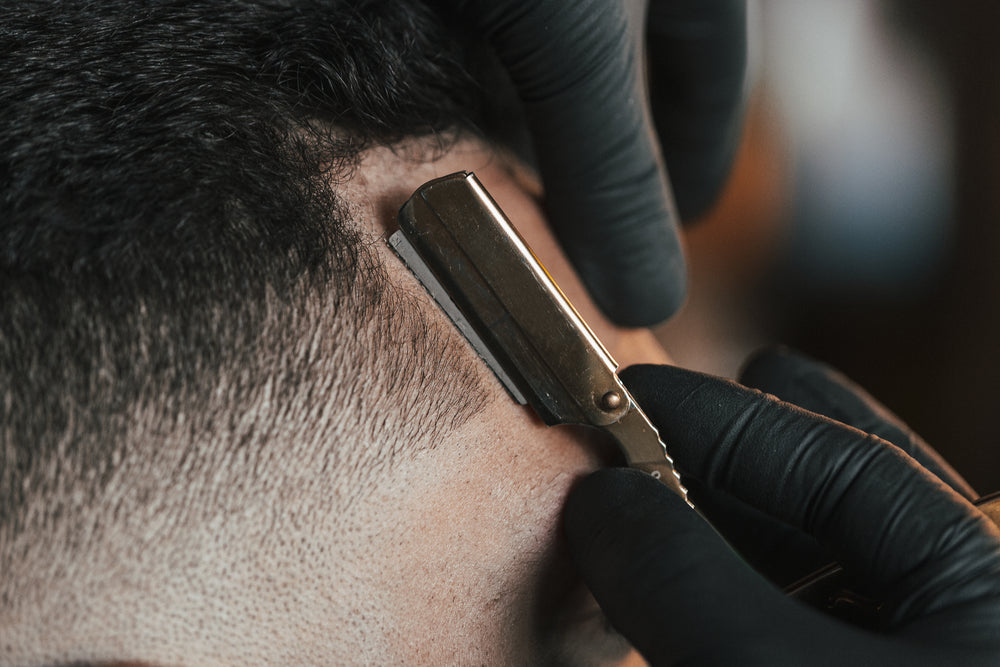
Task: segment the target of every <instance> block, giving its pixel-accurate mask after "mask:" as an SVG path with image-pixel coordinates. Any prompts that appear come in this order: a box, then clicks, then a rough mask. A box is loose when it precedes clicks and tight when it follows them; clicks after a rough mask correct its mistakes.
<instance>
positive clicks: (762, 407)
mask: <svg viewBox="0 0 1000 667" xmlns="http://www.w3.org/2000/svg"><path fill="white" fill-rule="evenodd" d="M622 379H623V380H624V381H625V383H626V385H627V386H628V387H629V389H630V391H632V392H633V394H634V395H635V397H636V399H637V400H638V401H639V402H640V404H641V405H643V407H644V409H645V410H646V411H647V413H648V414H649V416H650V418H651V419H652V420H653V423H654V424H655V425H656V426H657V427H658V428H659V429H660V432H661V434H662V435H663V437H664V439H665V442H668V443H669V445H670V452H671V455H672V456H673V457H674V460H675V461H676V462H677V463H678V464H679V465H680V467H681V469H682V470H686V471H689V472H690V474H692V476H694V477H695V478H697V479H700V480H702V481H703V482H704V483H705V484H707V485H708V486H710V487H713V488H717V489H721V490H723V491H725V492H728V493H730V494H732V495H734V496H736V497H737V498H739V499H740V500H742V501H744V502H746V503H748V504H750V505H752V506H753V507H756V508H757V509H759V510H761V511H763V512H765V513H767V514H769V515H772V516H774V517H776V518H778V519H780V520H783V521H786V522H788V523H791V524H792V525H794V526H797V527H799V528H801V529H802V530H804V531H805V532H807V533H809V534H811V535H813V536H814V537H816V538H817V540H819V541H820V543H822V544H823V545H824V546H826V547H827V548H829V549H830V550H831V552H832V553H833V554H834V555H835V556H836V557H837V560H838V561H839V562H840V563H841V564H842V565H843V566H844V568H845V569H846V570H847V571H848V572H851V573H854V574H855V575H857V576H858V577H859V579H860V581H861V584H862V586H863V587H864V588H865V591H864V592H866V593H869V594H871V595H872V596H874V597H875V598H877V599H882V600H886V601H887V602H886V605H885V607H884V609H885V612H886V614H885V618H886V619H887V621H888V622H889V623H890V627H895V626H898V625H900V624H904V623H906V622H908V621H910V620H912V619H914V618H916V617H919V616H921V615H922V614H924V613H926V612H928V611H929V610H940V609H945V608H948V607H949V606H950V605H953V604H954V605H958V604H966V603H968V601H969V600H972V599H980V597H981V596H983V595H987V596H989V595H994V596H996V595H1000V590H994V589H996V588H997V587H998V586H1000V583H998V582H1000V579H998V578H997V577H996V576H994V575H993V572H995V571H996V570H997V568H1000V531H998V529H997V527H996V526H995V525H994V524H992V522H990V521H989V519H987V518H986V517H985V515H983V514H982V513H980V512H978V511H977V510H975V508H973V507H972V506H971V505H970V504H969V503H968V502H967V501H966V500H965V499H964V498H962V497H961V496H959V495H958V494H956V493H955V492H954V491H952V490H951V489H950V488H948V487H946V486H945V485H944V484H942V483H941V482H940V480H938V479H937V478H935V477H934V476H933V475H931V474H930V473H929V472H928V471H927V470H925V469H924V468H923V467H921V466H920V465H918V464H917V463H916V462H914V461H913V460H912V459H911V458H910V457H908V456H906V455H905V454H903V453H902V452H901V451H900V450H899V449H897V448H896V447H894V446H892V445H891V444H889V443H887V442H885V441H884V440H881V439H879V438H876V437H874V436H870V435H868V434H865V433H863V432H861V431H858V430H856V429H853V428H850V427H848V426H845V425H843V424H840V423H838V422H834V421H832V420H829V419H827V418H825V417H822V416H820V415H816V414H814V413H811V412H808V411H805V410H802V409H801V408H798V407H795V406H793V405H790V404H788V403H783V402H781V401H778V400H777V399H775V398H773V397H771V396H768V395H766V394H763V393H761V392H759V391H756V390H751V389H747V388H745V387H742V386H740V385H738V384H736V383H734V382H729V381H727V380H722V379H720V378H715V377H711V376H708V375H704V374H701V373H694V372H692V371H686V370H683V369H679V368H674V367H670V366H633V367H631V368H629V369H627V370H626V371H625V372H624V373H623V374H622ZM979 575H984V576H983V577H981V578H980V577H979ZM970 578H971V579H970Z"/></svg>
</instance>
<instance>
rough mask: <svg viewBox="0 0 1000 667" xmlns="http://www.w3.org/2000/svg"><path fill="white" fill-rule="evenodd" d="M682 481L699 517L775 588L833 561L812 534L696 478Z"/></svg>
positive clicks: (792, 581) (796, 579)
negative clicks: (700, 515)
mask: <svg viewBox="0 0 1000 667" xmlns="http://www.w3.org/2000/svg"><path fill="white" fill-rule="evenodd" d="M683 481H684V484H685V486H687V489H688V497H689V498H690V499H691V502H692V503H694V506H695V507H697V508H698V511H699V512H700V513H701V514H702V516H704V517H705V518H706V519H708V521H709V522H710V523H711V524H712V526H713V527H714V528H715V529H716V530H717V531H718V532H719V533H721V534H722V536H723V537H725V539H726V541H727V542H729V544H730V545H731V546H732V547H733V548H734V549H736V551H737V552H738V553H739V554H740V556H741V557H742V558H743V560H745V561H746V563H747V564H748V565H750V566H751V567H752V568H753V569H754V570H756V571H757V572H758V573H759V574H760V575H762V576H763V577H764V578H766V579H767V580H768V581H770V582H771V583H772V584H774V585H775V586H777V587H778V588H782V589H784V588H786V587H788V586H790V585H792V584H794V583H795V582H797V581H799V580H801V579H802V578H803V577H805V576H807V575H809V574H812V573H813V572H816V571H817V570H819V569H821V568H823V567H825V566H826V565H829V564H830V563H831V562H833V560H834V557H833V556H832V555H831V554H830V552H829V551H828V550H827V549H824V548H823V546H822V545H820V544H819V543H818V542H817V541H816V539H815V538H814V537H813V536H812V535H809V534H807V533H805V532H803V531H802V530H800V529H799V528H797V527H795V526H792V525H790V524H788V523H786V522H784V521H781V520H779V519H776V518H774V517H773V516H770V515H769V514H766V513H764V512H762V511H760V510H758V509H756V508H754V507H751V506H750V505H748V504H747V503H745V502H743V501H742V500H740V499H738V498H736V497H734V496H732V495H730V494H728V493H726V492H724V491H720V490H717V489H712V488H710V487H708V486H706V485H705V484H703V483H702V482H700V481H698V480H696V479H693V478H688V477H685V478H683Z"/></svg>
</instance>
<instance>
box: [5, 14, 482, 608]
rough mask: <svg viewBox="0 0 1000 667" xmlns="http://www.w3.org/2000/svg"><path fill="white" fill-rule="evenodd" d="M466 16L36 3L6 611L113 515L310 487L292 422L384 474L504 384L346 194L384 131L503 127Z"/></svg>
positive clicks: (16, 154)
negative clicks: (475, 366)
mask: <svg viewBox="0 0 1000 667" xmlns="http://www.w3.org/2000/svg"><path fill="white" fill-rule="evenodd" d="M461 34H462V31H460V30H458V29H456V28H455V27H454V26H452V25H451V24H450V23H449V21H448V20H447V19H446V17H445V18H442V17H441V16H439V15H437V14H435V13H434V12H433V11H432V10H431V9H428V8H427V7H426V6H424V5H423V4H422V3H420V2H416V1H414V0H407V1H405V2H400V1H399V0H343V1H337V0H284V1H272V2H261V3H254V2H235V1H227V2H215V1H214V0H200V1H197V0H196V1H185V2H170V1H166V2H124V1H119V0H101V1H100V2H93V1H92V0H71V1H67V2H58V3H54V2H50V1H49V0H23V1H21V2H17V3H9V5H8V6H7V7H6V8H5V10H4V17H3V19H2V23H0V52H2V53H3V54H4V58H3V65H2V67H0V183H2V184H3V186H2V187H3V196H2V200H0V201H2V203H0V572H3V573H4V574H3V575H2V576H0V609H8V610H11V609H15V608H16V607H17V605H18V604H19V601H21V600H23V595H24V594H25V593H24V591H23V590H20V589H19V588H18V586H19V585H20V584H19V583H18V573H19V571H20V570H19V568H21V569H23V567H24V563H25V562H28V561H29V560H31V559H32V558H33V557H43V556H44V554H45V553H46V550H47V549H58V550H63V551H65V550H66V549H77V550H84V549H86V548H87V545H88V544H89V543H90V542H93V541H95V540H99V536H100V534H101V531H102V530H105V528H106V526H105V524H106V523H107V522H108V521H113V520H118V519H119V518H121V517H124V516H127V515H129V514H132V515H134V516H141V517H144V519H143V520H144V521H147V522H148V525H149V526H150V527H149V530H150V531H153V532H155V531H156V530H158V528H157V527H156V526H158V525H161V524H162V526H165V527H164V528H163V530H168V529H169V526H172V525H175V524H176V522H177V517H176V512H180V511H182V510H180V509H178V508H179V507H181V506H182V505H185V504H186V506H190V505H191V503H192V499H198V496H197V494H202V495H203V496H205V495H206V494H216V495H213V496H212V499H211V501H210V502H209V501H205V502H203V503H202V505H203V506H205V507H208V506H210V505H213V504H215V505H218V506H219V507H221V508H225V507H228V506H230V505H233V504H238V502H239V501H238V494H239V493H253V492H254V489H267V488H270V487H269V485H271V486H274V485H275V484H277V485H279V486H280V484H283V483H288V484H294V483H296V481H295V480H294V479H293V478H294V474H293V475H292V476H291V478H289V479H288V480H286V481H284V482H281V481H275V479H274V475H275V473H274V471H273V470H271V469H270V468H269V462H270V460H271V457H273V449H274V447H275V446H277V445H276V444H275V443H280V444H281V446H282V447H284V448H286V450H287V449H288V448H291V449H290V451H291V454H289V455H290V456H292V457H293V459H294V460H295V461H296V465H300V466H302V467H303V469H308V470H310V471H311V474H315V473H316V471H321V472H323V473H324V474H329V475H330V479H331V482H330V483H331V484H337V483H341V482H343V483H347V482H344V481H343V480H347V479H354V480H356V487H355V488H361V487H362V486H363V482H364V480H365V479H366V478H367V477H368V476H371V475H376V474H379V466H380V465H382V464H387V463H388V462H390V461H391V460H392V457H393V456H399V455H404V454H405V452H406V450H407V448H411V447H417V446H419V443H426V442H428V441H430V440H432V439H433V436H434V432H435V429H438V430H441V429H448V428H452V427H455V426H457V425H459V424H461V423H462V422H463V421H464V420H466V419H468V418H469V416H470V415H472V414H473V413H474V412H475V411H476V410H478V409H479V408H480V407H481V406H482V405H483V403H484V401H485V400H486V398H485V397H486V396H487V393H486V392H485V391H484V390H483V389H482V387H478V386H477V385H476V381H475V379H474V377H473V375H472V374H471V373H470V372H469V369H468V368H467V367H466V366H463V365H462V364H459V363H457V362H456V361H454V354H453V352H454V350H453V349H452V348H453V346H454V340H455V339H454V334H453V332H451V331H450V330H449V331H443V330H442V329H441V328H440V327H438V326H435V325H433V324H432V323H430V322H429V321H428V319H429V318H425V317H423V315H421V312H422V311H421V309H419V308H417V307H416V305H415V303H413V302H412V299H408V298H407V297H406V295H404V294H400V293H399V291H398V290H394V289H392V287H391V286H390V285H389V284H388V282H387V279H386V274H385V271H384V270H383V268H382V267H381V266H380V264H379V260H378V259H377V257H376V253H375V252H374V251H373V250H372V249H371V247H369V246H370V243H371V239H370V238H367V237H366V236H365V235H364V234H362V233H361V232H360V231H359V227H358V225H357V224H356V223H355V221H354V220H353V219H352V215H351V211H350V210H349V207H348V206H347V205H346V204H345V202H344V201H343V200H342V199H341V198H340V197H339V196H338V193H337V186H338V184H340V183H343V182H345V181H347V180H349V179H350V177H351V174H352V170H353V169H354V168H355V167H356V165H357V163H358V159H359V155H361V154H362V152H363V151H364V150H365V149H367V148H370V147H373V146H378V145H391V144H393V143H395V142H398V141H400V140H403V139H405V138H407V137H423V136H429V137H436V138H437V139H436V140H437V141H440V142H442V144H444V143H446V142H447V141H448V137H449V136H453V134H454V133H456V132H458V133H461V132H474V133H477V134H480V135H488V134H490V132H491V130H490V127H491V122H492V121H491V104H492V102H491V100H490V95H489V94H488V92H487V89H486V88H485V87H483V86H481V85H480V84H477V83H476V80H477V79H480V76H479V72H478V70H477V68H480V67H486V66H485V65H483V63H484V62H486V61H487V60H488V57H487V56H484V55H483V53H482V52H481V51H480V49H479V47H478V46H476V45H475V44H473V43H471V42H469V41H467V40H465V39H463V38H462V37H461V36H460V35H461ZM445 383H447V386H448V390H443V389H444V388H445ZM453 386H454V387H457V388H458V389H457V390H456V389H455V388H453ZM436 388H439V389H442V390H440V391H439V390H435V389H436ZM357 442H364V443H371V444H372V445H373V446H374V447H376V449H377V451H365V452H360V451H358V447H357V445H356V443H357ZM352 445H353V446H352ZM380 462H381V463H380ZM286 472H287V471H286ZM269 476H270V477H269ZM219 479H224V480H225V484H221V483H217V484H215V485H214V486H213V484H212V480H216V482H218V480H219ZM220 489H222V490H220ZM220 493H221V494H223V495H225V494H230V495H232V496H233V497H232V498H228V497H223V498H220V497H219V496H218V494H220ZM276 493H277V491H276ZM173 496H176V497H177V499H176V504H177V507H172V506H171V503H172V502H174V501H170V500H165V499H168V498H171V497H173ZM201 500H203V501H204V500H205V498H201ZM95 508H96V509H95ZM183 511H188V510H183ZM200 511H208V510H200ZM220 511H224V509H223V510H220ZM171 512H173V513H174V514H171ZM164 517H166V518H164ZM121 520H123V521H124V520H125V519H124V518H122V519H121ZM158 521H159V523H157V522H158Z"/></svg>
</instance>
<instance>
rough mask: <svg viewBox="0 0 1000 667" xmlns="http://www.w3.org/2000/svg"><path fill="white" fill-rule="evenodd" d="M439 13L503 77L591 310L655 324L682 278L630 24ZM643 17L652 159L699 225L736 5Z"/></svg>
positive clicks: (733, 118)
mask: <svg viewBox="0 0 1000 667" xmlns="http://www.w3.org/2000/svg"><path fill="white" fill-rule="evenodd" d="M439 4H444V5H448V6H451V7H453V8H455V9H457V10H458V11H459V12H460V13H461V15H462V16H463V17H465V18H466V20H467V21H468V22H469V23H470V24H471V25H474V26H476V27H477V28H478V29H479V31H480V32H481V33H482V34H483V35H484V36H485V37H486V38H488V39H489V40H490V42H491V43H492V45H493V47H494V49H495V50H496V52H497V55H498V56H499V58H500V60H501V62H502V63H503V65H504V67H505V68H506V69H507V71H508V73H509V74H510V77H511V80H512V81H513V83H514V86H515V88H516V89H517V91H518V94H519V95H520V97H521V100H522V102H523V103H524V107H525V111H526V114H527V119H528V124H529V129H530V131H531V134H532V138H533V141H534V145H535V152H536V154H537V156H538V162H539V168H540V170H541V176H542V180H543V183H544V186H545V192H546V206H547V208H548V214H549V220H550V222H551V224H552V227H553V230H554V232H555V234H556V236H557V238H558V239H559V242H560V244H561V245H562V247H563V249H564V250H565V251H566V254H567V255H568V256H569V258H570V260H571V261H572V263H573V265H574V266H575V267H576V270H577V271H578V272H579V274H580V276H581V278H582V279H583V282H584V283H585V284H586V286H587V288H588V290H589V291H590V293H591V295H592V296H593V297H594V300H595V301H596V302H597V304H598V305H599V306H600V307H601V309H602V310H604V312H605V313H606V314H607V315H608V316H609V317H610V318H611V319H612V320H614V321H615V322H618V323H619V324H624V325H630V326H645V325H650V324H654V323H656V322H659V321H661V320H663V319H666V318H667V317H669V316H670V315H671V314H672V313H673V312H674V311H675V310H676V309H677V308H678V307H679V306H680V304H681V302H682V301H683V299H684V292H685V289H686V274H685V266H684V257H683V254H682V251H681V245H680V241H679V239H678V236H677V233H678V232H677V220H676V216H675V214H674V212H673V205H672V203H671V193H670V188H669V185H668V183H667V178H666V173H665V170H664V168H663V164H662V160H661V159H660V156H659V150H658V147H657V144H656V139H655V136H654V133H653V124H652V121H651V120H650V114H649V109H648V102H647V95H646V91H645V88H644V85H643V81H642V77H641V76H640V69H639V67H640V64H639V63H638V54H639V53H641V42H642V35H641V33H640V31H639V27H640V23H641V22H640V21H636V20H632V21H629V19H628V16H627V13H628V12H627V11H626V9H625V8H624V6H623V3H621V2H619V1H616V0H450V1H449V2H441V3H439ZM633 6H635V7H640V8H641V4H639V5H637V4H635V3H633ZM649 17H650V22H649V26H648V32H649V34H650V36H651V39H655V43H652V42H651V57H650V80H651V81H652V88H653V91H654V93H655V96H656V99H657V101H658V102H660V107H661V108H662V109H663V111H662V113H658V114H657V124H658V127H659V129H660V130H661V133H662V135H663V139H664V143H663V150H664V152H665V154H666V158H667V161H668V163H669V164H670V166H671V170H672V172H674V173H675V175H676V178H677V179H678V182H679V183H681V184H682V185H683V191H681V192H678V200H679V201H680V202H681V204H682V211H690V212H691V213H699V212H701V210H702V209H704V208H705V207H706V206H707V205H708V204H709V203H710V202H711V200H712V199H714V197H715V195H716V194H717V193H718V191H719V190H720V189H721V186H722V184H723V182H724V180H725V177H726V176H727V174H728V169H729V163H730V161H731V158H732V155H733V152H734V150H735V146H736V143H737V140H738V134H739V133H738V129H739V127H740V116H741V111H742V104H741V99H742V85H743V70H744V65H745V58H746V55H745V51H746V36H745V21H746V16H745V7H744V2H743V0H738V1H736V0H654V2H653V7H651V9H650V12H649ZM653 47H655V48H653ZM675 156H676V160H677V164H676V165H675V164H674V162H673V160H674V157H675Z"/></svg>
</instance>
